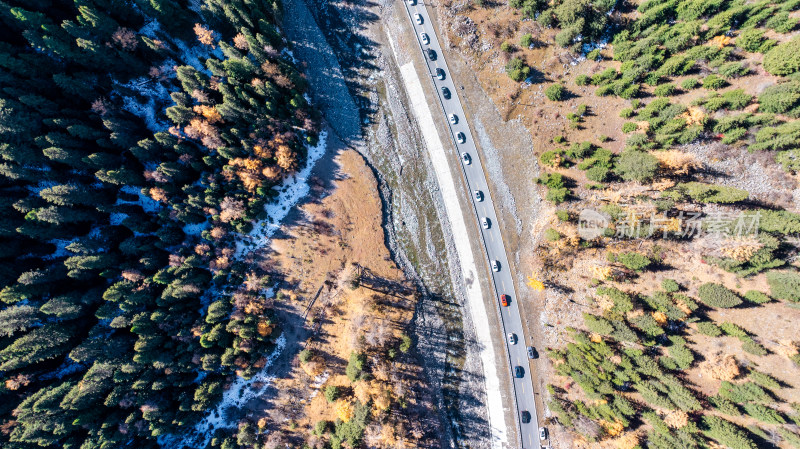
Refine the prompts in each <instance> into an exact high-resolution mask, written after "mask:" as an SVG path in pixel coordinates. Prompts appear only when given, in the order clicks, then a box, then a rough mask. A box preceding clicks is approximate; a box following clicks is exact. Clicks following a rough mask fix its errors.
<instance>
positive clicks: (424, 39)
mask: <svg viewBox="0 0 800 449" xmlns="http://www.w3.org/2000/svg"><path fill="white" fill-rule="evenodd" d="M419 40H421V41H422V43H423V44H425V45H428V44H430V43H431V38H430V37H428V33H419Z"/></svg>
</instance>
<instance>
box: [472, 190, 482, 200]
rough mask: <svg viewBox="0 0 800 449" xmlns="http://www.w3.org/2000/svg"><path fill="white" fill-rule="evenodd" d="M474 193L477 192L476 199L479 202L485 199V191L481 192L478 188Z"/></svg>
mask: <svg viewBox="0 0 800 449" xmlns="http://www.w3.org/2000/svg"><path fill="white" fill-rule="evenodd" d="M473 193H474V194H475V201H477V202H479V203H480V202H481V201H483V192H481V191H480V190H476V191H474V192H473Z"/></svg>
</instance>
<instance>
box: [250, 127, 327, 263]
mask: <svg viewBox="0 0 800 449" xmlns="http://www.w3.org/2000/svg"><path fill="white" fill-rule="evenodd" d="M327 140H328V133H327V132H325V131H323V132H321V133H320V134H319V142H317V144H316V145H314V146H313V147H311V146H306V148H307V149H308V159H307V160H306V165H305V167H303V169H302V170H300V171H298V172H297V173H295V174H293V175H292V176H289V177H287V178H286V179H284V180H283V183H282V184H281V185H280V186H278V187H273V188H274V189H275V190H277V191H278V192H280V194H279V195H278V198H277V199H276V200H275V201H273V202H271V203H270V204H267V205H266V206H264V210H265V211H266V212H267V218H266V219H264V220H259V221H256V222H255V223H253V230H252V231H250V233H249V234H247V235H242V236H241V238H240V239H238V241H237V242H236V256H237V257H240V256H241V255H242V254H244V253H245V251H246V250H247V249H248V248H249V249H254V248H256V247H263V246H265V245H266V244H267V242H268V241H269V238H270V237H272V235H273V234H274V233H275V231H277V230H278V228H280V223H281V220H283V219H284V218H286V215H288V214H289V211H290V210H291V208H292V207H293V206H294V205H296V204H297V202H298V201H300V200H301V199H303V197H304V196H306V195H307V194H308V192H309V190H310V187H309V186H308V178H309V176H311V170H312V169H313V168H314V165H315V164H316V163H317V161H318V160H319V159H320V158H321V157H322V155H323V154H325V149H326V146H327Z"/></svg>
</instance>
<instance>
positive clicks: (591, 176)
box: [586, 165, 610, 182]
mask: <svg viewBox="0 0 800 449" xmlns="http://www.w3.org/2000/svg"><path fill="white" fill-rule="evenodd" d="M609 172H610V170H609V169H608V168H607V167H603V166H599V165H598V166H595V167H592V168H590V169H589V170H586V178H587V179H588V180H590V181H595V182H605V181H606V180H607V179H608V175H609Z"/></svg>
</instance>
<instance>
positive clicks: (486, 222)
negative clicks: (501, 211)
mask: <svg viewBox="0 0 800 449" xmlns="http://www.w3.org/2000/svg"><path fill="white" fill-rule="evenodd" d="M481 226H483V229H489V228H491V227H492V222H491V221H489V219H488V218H486V217H483V218H482V219H481Z"/></svg>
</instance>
